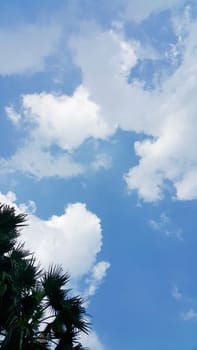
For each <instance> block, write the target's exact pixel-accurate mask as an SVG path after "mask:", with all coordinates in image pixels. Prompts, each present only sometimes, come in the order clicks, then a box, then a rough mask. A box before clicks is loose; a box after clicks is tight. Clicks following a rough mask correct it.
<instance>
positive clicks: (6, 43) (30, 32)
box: [0, 23, 61, 75]
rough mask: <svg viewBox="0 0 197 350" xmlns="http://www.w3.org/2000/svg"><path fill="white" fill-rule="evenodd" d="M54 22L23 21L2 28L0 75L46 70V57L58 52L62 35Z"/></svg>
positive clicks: (0, 38) (0, 35)
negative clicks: (46, 23) (24, 22)
mask: <svg viewBox="0 0 197 350" xmlns="http://www.w3.org/2000/svg"><path fill="white" fill-rule="evenodd" d="M60 33H61V31H60V27H59V26H57V25H54V24H50V23H49V24H48V25H42V24H31V25H30V24H23V25H20V26H16V27H14V26H13V27H11V28H3V27H1V28H0V47H1V52H2V54H1V56H0V74H1V75H11V74H21V73H26V72H30V73H32V72H37V71H41V70H43V69H44V66H45V59H46V58H47V57H48V56H49V55H51V54H54V52H55V51H56V45H57V43H58V40H59V37H60Z"/></svg>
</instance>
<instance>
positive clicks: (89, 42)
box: [1, 1, 197, 201]
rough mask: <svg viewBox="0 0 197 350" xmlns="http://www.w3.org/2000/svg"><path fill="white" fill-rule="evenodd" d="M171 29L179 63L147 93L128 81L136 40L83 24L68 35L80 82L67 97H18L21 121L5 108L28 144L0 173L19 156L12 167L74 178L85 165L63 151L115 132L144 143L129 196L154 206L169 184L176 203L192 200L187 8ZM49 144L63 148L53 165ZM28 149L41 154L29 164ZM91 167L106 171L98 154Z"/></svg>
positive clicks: (194, 27)
mask: <svg viewBox="0 0 197 350" xmlns="http://www.w3.org/2000/svg"><path fill="white" fill-rule="evenodd" d="M177 3H178V2H177V1H169V2H167V5H164V2H162V1H159V2H158V6H157V7H156V6H153V5H154V4H153V2H152V1H150V2H147V5H146V6H145V7H144V8H145V9H146V13H150V12H152V11H153V12H154V11H156V10H158V11H159V10H161V9H163V8H164V7H165V8H166V6H169V5H176V4H177ZM136 8H138V5H136ZM143 16H145V15H143ZM143 16H142V17H143ZM146 16H147V14H146ZM173 25H174V31H175V34H176V36H177V45H175V46H176V51H177V52H178V53H179V55H180V56H181V62H180V64H179V66H178V68H177V69H176V70H175V71H174V72H173V73H171V74H170V75H168V76H167V75H165V76H164V78H163V80H162V82H160V84H159V85H158V86H156V87H155V89H154V90H147V89H145V87H144V82H143V81H139V80H137V79H135V80H134V81H132V82H131V83H129V80H128V79H129V76H130V72H131V71H132V69H133V68H134V67H135V65H136V64H137V62H138V60H139V59H140V58H141V57H140V52H142V51H140V50H139V46H140V44H139V43H137V42H136V41H133V40H129V39H126V38H125V37H124V30H123V26H122V27H121V26H120V27H118V26H116V27H114V28H113V29H111V30H107V31H102V30H100V29H98V28H97V27H95V25H93V24H92V23H91V24H89V25H84V26H82V28H81V32H80V35H78V36H74V35H73V37H72V38H71V39H70V44H69V46H70V50H71V54H72V57H73V60H74V63H75V64H76V66H77V67H79V68H80V70H81V75H82V83H81V85H80V86H78V87H77V88H76V89H75V91H74V92H73V94H72V95H71V96H67V95H60V96H59V95H54V94H52V93H50V94H47V93H41V94H31V95H25V96H23V99H22V106H21V111H22V113H21V116H20V117H19V115H18V114H15V113H14V110H13V109H11V107H10V108H8V109H7V113H8V116H9V118H10V119H12V120H13V122H17V123H19V124H20V123H22V121H23V120H26V121H29V122H30V123H31V125H32V130H31V134H30V139H31V143H29V144H25V145H24V147H23V148H22V149H19V150H18V151H17V152H16V154H15V155H14V156H13V157H12V159H10V160H8V163H7V162H6V161H5V160H1V164H2V166H1V168H2V169H3V168H6V167H7V169H8V168H9V167H10V168H11V169H14V168H15V167H17V164H20V162H17V161H18V160H19V159H21V157H20V155H21V153H22V154H23V156H24V159H29V161H27V162H25V161H24V162H23V164H22V165H21V166H20V165H18V170H20V169H19V168H21V169H22V170H23V171H24V172H25V171H27V172H29V173H32V174H33V175H35V176H39V177H42V176H45V172H44V169H43V168H44V167H45V166H44V164H45V163H44V158H46V164H47V166H46V167H45V168H46V169H47V171H48V174H49V176H50V175H51V176H54V175H58V174H59V176H63V177H65V176H71V175H76V174H80V173H82V172H83V171H84V169H83V167H81V166H80V165H78V164H75V163H74V162H73V161H72V159H71V158H70V154H69V155H68V152H71V151H72V150H74V149H75V148H78V147H80V146H81V145H82V144H83V142H84V141H85V140H87V139H88V138H90V137H93V138H95V139H106V138H107V137H109V136H110V135H112V134H114V133H115V132H116V130H117V128H120V129H122V130H126V131H132V132H136V133H138V134H140V133H141V134H143V135H144V140H143V141H138V142H136V143H135V145H134V149H135V152H136V155H137V157H138V159H139V162H138V164H137V165H136V166H135V167H132V168H131V169H129V170H128V172H127V173H126V174H125V175H124V179H125V181H126V184H127V186H128V189H129V190H130V191H133V190H135V191H137V193H138V195H139V197H140V198H142V199H143V200H145V201H156V200H160V199H162V198H163V195H164V192H165V190H166V188H168V187H169V183H171V184H172V185H173V187H174V190H175V196H176V198H177V199H179V200H185V199H194V198H197V180H196V179H197V176H196V175H197V157H196V152H195V148H196V130H197V123H196V111H195V109H196V107H195V105H196V101H195V99H196V97H195V95H196V89H197V83H196V79H195V76H196V74H197V63H196V62H197V60H196V33H197V23H196V22H195V21H194V20H192V19H191V18H190V17H189V11H188V7H186V10H185V14H184V16H183V18H181V20H180V21H179V22H178V21H177V19H176V18H175V19H174V20H173ZM90 47H94V50H90V49H89V48H90ZM145 51H146V50H145ZM144 58H146V57H145V56H144V53H143V59H144ZM183 82H184V83H183ZM16 113H17V112H16ZM29 145H33V146H32V147H30V146H29ZM54 145H55V146H57V147H59V149H60V150H61V151H63V154H62V153H60V154H59V158H58V161H57V154H55V155H54V154H51V153H50V148H51V147H52V146H54ZM30 149H35V152H37V154H38V155H39V156H38V157H37V156H35V157H34V160H33V161H31V159H32V158H31V152H30ZM65 152H66V153H65ZM33 154H34V152H33ZM45 156H46V157H45ZM64 162H65V163H64ZM103 162H104V163H105V164H104V163H103ZM41 164H43V167H42V166H41ZM52 164H56V165H57V166H55V167H53V166H52ZM63 164H66V166H63ZM97 164H99V167H101V166H104V167H107V165H106V160H105V159H103V157H100V158H98V157H97V159H96V160H95V162H92V167H94V168H95V169H96V167H97ZM103 164H104V165H103ZM108 164H109V163H108ZM54 168H55V170H54V171H53V169H54Z"/></svg>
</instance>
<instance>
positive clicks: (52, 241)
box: [0, 191, 110, 350]
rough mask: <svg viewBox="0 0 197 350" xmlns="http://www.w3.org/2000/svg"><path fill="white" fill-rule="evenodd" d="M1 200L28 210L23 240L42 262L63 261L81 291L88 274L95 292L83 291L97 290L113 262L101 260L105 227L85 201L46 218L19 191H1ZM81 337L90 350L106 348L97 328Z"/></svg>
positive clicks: (47, 264) (73, 281)
mask: <svg viewBox="0 0 197 350" xmlns="http://www.w3.org/2000/svg"><path fill="white" fill-rule="evenodd" d="M0 202H1V203H6V204H8V205H11V206H13V205H14V206H15V208H16V210H17V211H18V212H21V211H22V212H24V211H25V212H27V213H28V217H29V220H28V224H29V226H28V227H26V228H25V229H24V230H23V233H22V238H21V240H22V241H24V242H25V247H26V248H27V249H30V251H32V252H34V253H35V256H36V258H37V260H39V261H40V263H41V266H43V267H45V268H47V267H48V266H49V265H51V264H52V263H54V264H61V265H62V266H63V269H64V271H69V273H70V274H71V278H72V280H71V282H72V287H73V286H74V288H77V290H78V291H79V290H80V286H79V284H80V282H81V281H82V278H85V282H86V284H89V286H88V291H91V293H90V292H89V293H87V291H84V292H83V291H82V292H80V293H83V294H84V295H85V296H86V297H90V296H92V295H93V294H94V293H95V290H96V289H97V288H98V287H99V286H100V284H101V282H102V280H103V278H104V277H105V276H106V273H107V269H108V268H109V267H110V264H109V262H106V261H99V262H98V261H97V255H98V254H99V252H100V251H101V249H102V228H101V222H100V219H99V218H98V216H96V215H95V214H94V213H92V212H91V211H89V210H88V209H87V208H86V205H85V204H83V203H74V204H69V205H68V206H67V207H66V208H65V211H64V213H63V214H62V215H59V216H57V215H53V216H51V217H50V218H49V219H48V220H42V219H40V218H39V217H38V216H36V214H35V211H36V205H35V203H34V202H32V201H29V202H28V203H22V204H19V205H17V204H16V195H15V193H13V192H11V191H9V192H8V193H7V194H3V193H1V192H0ZM87 276H89V277H88V278H87ZM93 288H94V291H93ZM80 341H81V342H82V344H83V346H88V348H89V349H90V350H104V347H103V345H102V344H101V342H100V340H99V339H98V336H97V335H96V333H95V332H94V331H92V332H91V333H90V334H89V335H84V334H82V335H81V337H80Z"/></svg>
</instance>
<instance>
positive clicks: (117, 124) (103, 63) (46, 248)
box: [0, 0, 197, 350]
mask: <svg viewBox="0 0 197 350" xmlns="http://www.w3.org/2000/svg"><path fill="white" fill-rule="evenodd" d="M0 19H1V21H0V45H1V56H0V88H1V100H0V113H1V114H0V117H1V128H0V135H1V137H0V177H1V182H0V183H1V187H0V201H1V202H7V203H9V204H12V205H15V206H16V208H17V210H23V211H26V212H27V213H28V214H29V227H28V228H27V229H26V230H24V232H23V236H22V239H23V240H24V241H25V244H26V246H27V247H28V248H29V249H31V250H33V251H34V252H35V254H36V257H37V259H38V261H40V263H41V264H42V266H44V267H47V266H49V264H50V263H52V262H53V263H57V264H62V265H63V267H64V269H65V270H68V271H69V272H70V274H71V276H72V280H71V284H72V288H73V289H74V291H75V292H76V293H77V292H79V293H80V294H81V295H83V296H84V297H85V298H86V299H87V302H88V312H89V313H90V314H91V315H92V323H93V330H92V333H91V334H90V336H89V337H88V338H86V337H84V338H83V339H82V341H83V343H84V344H85V345H87V346H89V349H90V350H112V349H113V350H119V349H123V350H130V349H134V350H145V349H146V350H158V349H160V350H197V333H196V329H197V283H196V266H197V254H196V252H197V237H196V229H197V221H196V200H197V155H196V146H197V145H196V132H197V121H196V91H197V82H196V74H197V63H196V62H197V57H196V56H197V51H196V47H197V42H196V38H197V7H196V1H184V0H166V1H164V0H157V1H153V0H149V1H148V0H139V1H138V2H137V4H136V2H135V1H133V0H115V1H112V0H109V1H104V0H100V1H96V0H84V1H79V0H72V1H71V0H70V1H57V0H56V1H55V0H48V1H42V2H40V3H39V2H32V1H28V0H26V1H17V0H16V1H6V2H4V4H3V3H1V4H0Z"/></svg>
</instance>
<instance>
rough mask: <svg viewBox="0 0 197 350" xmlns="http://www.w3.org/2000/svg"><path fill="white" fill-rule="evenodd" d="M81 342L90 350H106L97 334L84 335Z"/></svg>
mask: <svg viewBox="0 0 197 350" xmlns="http://www.w3.org/2000/svg"><path fill="white" fill-rule="evenodd" d="M80 341H81V343H82V344H83V346H84V347H87V348H88V349H89V350H104V346H103V345H102V344H101V342H100V340H99V338H98V336H97V335H96V333H95V332H91V333H90V334H89V335H86V334H82V335H81V337H80Z"/></svg>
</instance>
